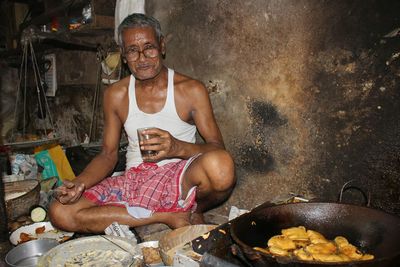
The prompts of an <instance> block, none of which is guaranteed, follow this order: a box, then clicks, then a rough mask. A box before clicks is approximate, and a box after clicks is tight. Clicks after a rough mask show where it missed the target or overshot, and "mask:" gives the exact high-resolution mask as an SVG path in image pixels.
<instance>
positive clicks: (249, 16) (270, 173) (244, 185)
mask: <svg viewBox="0 0 400 267" xmlns="http://www.w3.org/2000/svg"><path fill="white" fill-rule="evenodd" d="M396 10H399V3H398V2H396V1H384V2H382V1H372V0H368V1H294V0H281V1H278V0H275V1H274V0H272V1H261V0H260V1H257V0H253V1H250V0H243V1H225V0H221V1H212V0H201V1H200V0H198V1H196V0H193V1H184V0H166V1H154V0H148V1H146V12H147V14H149V15H152V16H154V17H156V18H157V19H159V20H160V21H161V25H162V26H163V32H164V34H165V38H166V41H167V57H166V64H167V65H168V66H169V67H172V68H174V69H175V70H176V71H179V72H182V73H184V74H187V75H189V76H192V77H194V78H197V79H199V80H201V81H202V82H203V83H204V84H205V85H206V86H207V88H208V90H209V93H210V96H211V99H212V103H213V107H214V112H215V115H216V117H217V121H218V123H219V125H220V128H221V130H222V133H223V136H224V140H225V143H226V147H227V149H228V150H229V151H230V152H231V153H232V155H233V156H234V158H235V162H236V170H237V177H238V184H237V186H236V188H235V191H234V193H233V195H232V197H231V198H230V199H229V201H228V202H227V203H226V204H225V205H224V207H223V208H225V209H228V208H229V206H230V205H237V206H239V207H243V208H252V207H254V206H255V205H257V204H260V203H263V202H265V201H274V200H276V199H280V198H282V197H285V196H287V194H288V193H290V192H293V193H295V194H301V195H303V196H306V197H308V198H317V199H322V200H328V201H336V200H337V196H338V193H339V191H340V189H341V187H342V185H343V184H344V183H345V182H347V181H349V180H352V179H355V180H356V182H355V185H358V186H360V187H361V188H362V189H363V190H364V191H366V192H367V194H368V192H371V194H370V195H371V202H372V205H373V206H375V207H380V208H383V209H385V210H389V211H391V212H400V203H399V199H400V190H399V189H400V181H399V177H400V176H399V174H400V167H399V165H400V144H399V140H400V139H399V136H400V127H399V121H400V120H399V119H400V113H399V111H400V109H399V98H398V97H399V87H398V84H399V68H398V66H399V61H398V56H399V54H398V52H399V46H398V44H399V36H397V37H392V38H389V37H384V36H385V35H386V34H388V33H389V32H391V31H392V30H394V29H396V28H397V27H399V22H400V21H399V17H398V16H397V14H396ZM349 192H350V193H348V195H349V197H348V198H349V200H351V201H354V202H355V203H359V202H360V203H361V201H362V198H361V196H360V195H357V193H356V192H354V191H353V190H350V191H349Z"/></svg>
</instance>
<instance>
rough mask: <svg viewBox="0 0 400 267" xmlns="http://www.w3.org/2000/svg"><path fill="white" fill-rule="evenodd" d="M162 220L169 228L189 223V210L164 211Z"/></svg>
mask: <svg viewBox="0 0 400 267" xmlns="http://www.w3.org/2000/svg"><path fill="white" fill-rule="evenodd" d="M162 216H163V217H164V219H163V222H164V223H165V224H166V225H168V226H169V227H170V228H171V229H177V228H180V227H183V226H187V225H190V212H173V213H171V212H165V213H163V215H162Z"/></svg>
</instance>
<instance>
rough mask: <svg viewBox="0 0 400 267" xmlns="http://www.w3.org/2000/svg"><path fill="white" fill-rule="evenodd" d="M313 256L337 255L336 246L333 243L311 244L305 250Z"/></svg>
mask: <svg viewBox="0 0 400 267" xmlns="http://www.w3.org/2000/svg"><path fill="white" fill-rule="evenodd" d="M305 250H306V251H307V252H308V253H310V254H311V255H314V254H335V253H336V246H335V245H334V244H333V243H332V242H327V243H319V244H311V245H309V246H307V247H306V248H305Z"/></svg>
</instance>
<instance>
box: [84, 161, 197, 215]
mask: <svg viewBox="0 0 400 267" xmlns="http://www.w3.org/2000/svg"><path fill="white" fill-rule="evenodd" d="M192 159H193V158H192ZM192 159H189V160H180V161H178V162H171V163H167V164H165V165H162V166H158V165H157V164H156V163H149V162H144V163H141V164H140V165H139V166H137V167H132V168H130V169H129V170H127V171H126V172H125V173H124V175H121V176H113V177H108V178H106V179H104V180H103V181H101V182H100V183H99V184H97V185H95V186H93V187H91V188H89V189H87V190H86V191H85V192H84V193H83V196H84V197H85V198H87V199H88V200H90V201H92V202H95V203H96V204H97V205H107V204H111V205H113V204H114V205H118V204H121V205H125V206H126V207H127V208H130V207H140V208H144V209H146V210H150V211H152V212H181V211H189V210H192V211H194V210H195V208H196V202H195V198H196V190H190V191H189V193H188V196H187V197H186V199H185V200H184V201H182V200H181V199H180V198H181V179H182V176H183V172H184V171H185V170H186V168H187V166H188V165H189V164H190V163H191V161H192ZM128 210H129V209H128Z"/></svg>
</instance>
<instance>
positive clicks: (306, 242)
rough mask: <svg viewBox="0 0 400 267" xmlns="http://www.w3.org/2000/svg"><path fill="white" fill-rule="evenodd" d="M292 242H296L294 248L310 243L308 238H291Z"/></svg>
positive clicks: (303, 246)
mask: <svg viewBox="0 0 400 267" xmlns="http://www.w3.org/2000/svg"><path fill="white" fill-rule="evenodd" d="M293 242H294V243H295V244H296V248H305V247H307V246H308V245H310V241H309V240H293Z"/></svg>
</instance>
